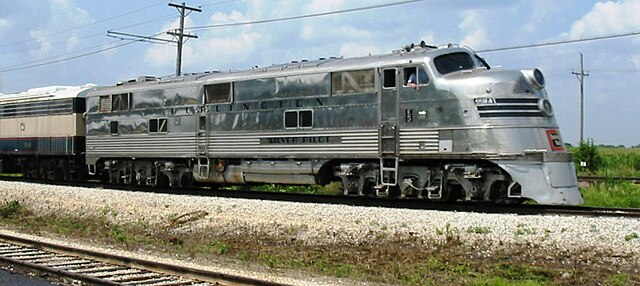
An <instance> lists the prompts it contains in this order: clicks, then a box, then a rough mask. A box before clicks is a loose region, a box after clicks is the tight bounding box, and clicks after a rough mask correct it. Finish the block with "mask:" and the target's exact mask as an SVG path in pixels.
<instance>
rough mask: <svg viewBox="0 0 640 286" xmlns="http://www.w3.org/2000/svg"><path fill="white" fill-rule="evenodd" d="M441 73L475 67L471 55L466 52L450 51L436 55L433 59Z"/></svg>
mask: <svg viewBox="0 0 640 286" xmlns="http://www.w3.org/2000/svg"><path fill="white" fill-rule="evenodd" d="M433 63H434V64H435V66H436V69H437V70H438V72H439V73H440V74H443V75H445V74H448V73H452V72H456V71H460V70H470V69H473V68H474V67H475V64H474V62H473V59H472V58H471V56H470V55H469V54H467V53H464V52H457V53H450V54H445V55H441V56H438V57H436V58H435V59H434V60H433Z"/></svg>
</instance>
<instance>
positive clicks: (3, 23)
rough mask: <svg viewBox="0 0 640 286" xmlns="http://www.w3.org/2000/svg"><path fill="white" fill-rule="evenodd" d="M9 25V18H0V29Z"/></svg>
mask: <svg viewBox="0 0 640 286" xmlns="http://www.w3.org/2000/svg"><path fill="white" fill-rule="evenodd" d="M10 26H11V21H9V19H2V18H0V31H2V29H5V28H9V27H10Z"/></svg>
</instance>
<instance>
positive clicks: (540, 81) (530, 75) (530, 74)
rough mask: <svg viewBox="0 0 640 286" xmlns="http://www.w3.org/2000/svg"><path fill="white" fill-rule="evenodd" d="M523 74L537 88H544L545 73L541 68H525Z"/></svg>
mask: <svg viewBox="0 0 640 286" xmlns="http://www.w3.org/2000/svg"><path fill="white" fill-rule="evenodd" d="M522 74H524V76H525V77H526V78H527V80H529V82H530V83H531V85H532V86H533V87H535V88H537V89H542V88H544V84H545V80H544V75H543V74H542V72H541V71H540V70H539V69H532V70H523V71H522Z"/></svg>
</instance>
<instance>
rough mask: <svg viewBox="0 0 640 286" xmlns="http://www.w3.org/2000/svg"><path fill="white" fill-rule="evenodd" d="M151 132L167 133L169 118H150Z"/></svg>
mask: <svg viewBox="0 0 640 286" xmlns="http://www.w3.org/2000/svg"><path fill="white" fill-rule="evenodd" d="M149 133H167V119H166V118H159V119H149Z"/></svg>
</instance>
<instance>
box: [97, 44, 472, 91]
mask: <svg viewBox="0 0 640 286" xmlns="http://www.w3.org/2000/svg"><path fill="white" fill-rule="evenodd" d="M461 51H463V52H468V53H473V51H471V50H470V49H468V48H461V47H458V46H452V45H448V46H445V47H440V48H436V47H431V46H430V47H419V46H418V47H415V48H413V49H410V50H401V51H394V52H392V53H387V54H381V55H369V56H362V57H353V58H342V57H340V58H336V57H332V58H327V59H319V60H312V61H305V60H303V61H298V62H291V63H286V64H276V65H271V66H267V67H261V68H253V69H249V70H241V71H229V72H206V73H199V74H187V75H181V76H172V77H167V78H154V77H148V76H141V77H139V78H138V79H137V80H131V81H129V82H125V83H118V84H117V85H116V86H108V87H101V88H98V89H97V90H98V91H97V93H101V94H102V93H109V92H111V90H118V91H120V90H122V89H125V90H136V89H147V88H150V87H151V86H158V85H161V86H162V87H164V86H167V85H188V84H193V83H194V82H199V83H202V84H206V83H210V82H211V83H213V82H229V81H242V80H248V79H257V78H269V77H278V76H290V75H301V74H311V73H323V72H333V71H341V70H358V69H368V68H376V67H380V66H394V65H406V64H409V63H411V62H414V61H417V62H422V61H424V59H425V58H427V59H432V58H434V57H436V56H439V55H442V54H447V53H452V52H461ZM114 92H117V91H114Z"/></svg>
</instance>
